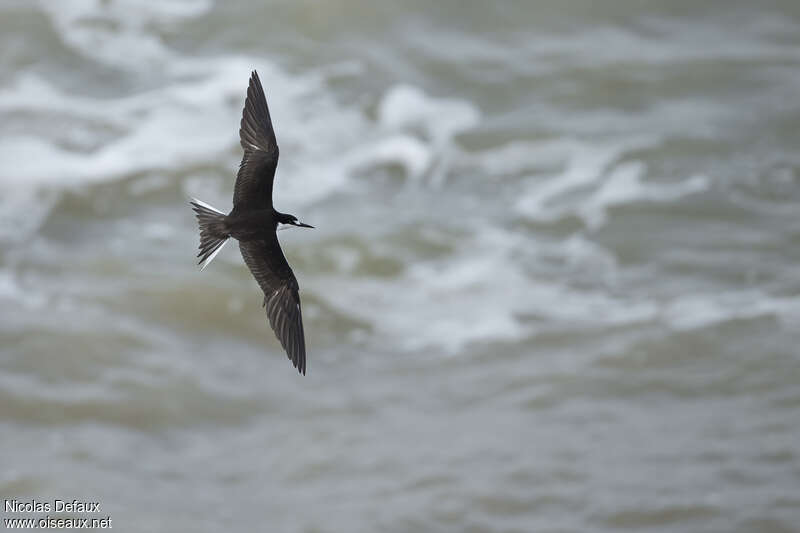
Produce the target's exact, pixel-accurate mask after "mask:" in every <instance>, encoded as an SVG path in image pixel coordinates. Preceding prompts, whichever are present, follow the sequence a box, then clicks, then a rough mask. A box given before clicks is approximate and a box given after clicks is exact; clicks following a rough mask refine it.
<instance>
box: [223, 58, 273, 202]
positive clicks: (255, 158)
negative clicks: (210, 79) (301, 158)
mask: <svg viewBox="0 0 800 533" xmlns="http://www.w3.org/2000/svg"><path fill="white" fill-rule="evenodd" d="M239 142H240V144H241V145H242V148H243V149H244V155H243V156H242V162H241V164H240V165H239V172H238V174H237V175H236V185H235V187H234V189H233V207H234V209H237V208H238V209H267V208H271V207H272V182H273V180H274V179H275V169H276V168H277V166H278V155H279V150H278V143H277V141H276V140H275V131H274V130H273V129H272V118H271V117H270V114H269V107H268V106H267V99H266V97H265V96H264V89H263V88H262V87H261V80H259V79H258V73H257V72H256V71H255V70H254V71H253V73H252V74H251V75H250V85H249V86H248V88H247V99H246V100H245V102H244V110H243V111H242V120H241V122H240V123H239Z"/></svg>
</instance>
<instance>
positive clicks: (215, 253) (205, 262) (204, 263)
mask: <svg viewBox="0 0 800 533" xmlns="http://www.w3.org/2000/svg"><path fill="white" fill-rule="evenodd" d="M227 243H228V239H225V240H224V241H222V244H220V245H219V248H217V249H216V250H214V252H213V253H212V254H211V255H209V256H208V257H206V258H205V259H204V260H203V262H202V263H200V270H201V271H203V270H205V268H206V267H207V266H208V264H209V263H210V262H211V261H213V260H214V258H215V257H217V254H218V253H219V251H220V250H222V249H223V248H225V245H226V244H227Z"/></svg>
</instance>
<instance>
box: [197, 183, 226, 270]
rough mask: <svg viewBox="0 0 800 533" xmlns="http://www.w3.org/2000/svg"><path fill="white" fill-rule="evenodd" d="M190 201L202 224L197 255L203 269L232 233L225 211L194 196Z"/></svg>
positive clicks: (199, 223) (198, 221) (200, 224)
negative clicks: (229, 231)
mask: <svg viewBox="0 0 800 533" xmlns="http://www.w3.org/2000/svg"><path fill="white" fill-rule="evenodd" d="M189 203H190V204H192V210H194V212H195V215H197V223H198V225H199V226H200V253H198V254H197V257H199V258H200V262H199V263H198V264H199V265H200V270H203V269H204V268H206V266H208V264H209V263H210V262H211V261H212V260H213V259H214V258H215V257H216V256H217V254H218V253H219V251H220V250H222V245H223V244H225V243H226V242H228V238H229V237H230V235H229V234H228V228H227V227H226V226H225V213H223V212H221V211H218V210H216V209H214V208H213V207H211V206H210V205H208V204H207V203H205V202H203V201H200V200H198V199H197V198H192V201H191V202H189Z"/></svg>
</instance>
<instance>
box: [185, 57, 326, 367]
mask: <svg viewBox="0 0 800 533" xmlns="http://www.w3.org/2000/svg"><path fill="white" fill-rule="evenodd" d="M239 141H240V143H241V145H242V148H243V149H244V157H242V162H241V164H240V165H239V172H238V174H237V176H236V185H235V186H234V188H233V210H231V212H230V213H228V214H227V215H226V214H225V213H223V212H222V211H219V210H218V209H215V208H213V207H211V206H210V205H208V204H206V203H205V202H201V201H200V200H198V199H196V198H192V201H191V202H190V203H191V205H192V209H193V210H194V212H195V214H196V215H197V222H198V223H199V225H200V253H199V254H197V256H198V257H199V258H200V265H201V270H202V269H203V268H205V267H206V266H207V265H208V264H209V263H210V262H211V260H212V259H214V257H215V256H216V255H217V253H219V251H220V250H221V249H222V246H223V245H224V244H225V243H226V242H227V241H228V239H229V238H231V237H233V238H234V239H236V240H238V241H239V250H240V251H241V252H242V257H243V258H244V262H245V263H246V264H247V267H248V268H249V269H250V272H251V273H252V274H253V277H254V278H255V279H256V281H257V282H258V284H259V286H260V287H261V290H262V291H264V303H263V306H264V307H265V308H266V310H267V316H268V317H269V323H270V325H271V326H272V329H273V330H274V331H275V335H276V336H277V337H278V340H280V341H281V344H282V345H283V348H284V350H286V354H287V355H288V356H289V359H291V360H292V363H293V364H294V366H295V368H297V370H298V371H300V373H301V374H304V375H305V373H306V341H305V337H304V335H303V317H302V314H301V312H300V295H299V293H298V290H299V287H298V285H297V279H296V278H295V277H294V273H293V272H292V269H291V267H289V263H288V262H287V261H286V257H284V255H283V251H282V250H281V245H280V243H278V237H277V235H276V233H275V232H276V231H277V230H278V225H279V224H288V225H292V226H298V227H301V228H313V226H309V225H308V224H303V223H302V222H299V221H298V220H297V217H296V216H294V215H289V214H286V213H281V212H279V211H276V210H275V208H274V207H273V206H272V182H273V181H274V178H275V168H276V167H277V166H278V144H277V142H276V141H275V132H274V131H273V129H272V120H271V119H270V116H269V108H268V107H267V99H266V98H265V97H264V89H262V88H261V81H260V80H259V79H258V73H257V72H256V71H253V73H252V75H251V76H250V86H249V87H248V88H247V99H246V100H245V102H244V111H242V121H241V123H240V127H239Z"/></svg>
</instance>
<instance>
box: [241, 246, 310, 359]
mask: <svg viewBox="0 0 800 533" xmlns="http://www.w3.org/2000/svg"><path fill="white" fill-rule="evenodd" d="M239 249H240V250H241V252H242V257H243V258H244V262H245V263H246V264H247V267H248V268H249V269H250V272H252V274H253V277H254V278H255V279H256V281H257V282H258V285H259V286H260V287H261V290H262V291H264V307H265V308H266V310H267V316H268V317H269V323H270V325H271V326H272V329H273V331H275V336H276V337H278V340H279V341H281V345H283V349H284V350H286V354H287V355H288V356H289V359H291V360H292V363H293V364H294V366H295V368H297V370H299V371H300V373H301V374H304V375H305V373H306V340H305V335H304V334H303V316H302V314H301V312H300V294H299V292H298V290H299V287H298V285H297V279H296V278H295V277H294V274H293V273H292V269H291V268H290V267H289V263H288V262H287V261H286V258H285V257H284V256H283V252H282V251H281V249H280V245H279V244H278V239H277V238H275V240H274V241H245V242H240V243H239Z"/></svg>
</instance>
